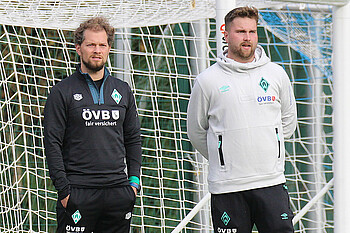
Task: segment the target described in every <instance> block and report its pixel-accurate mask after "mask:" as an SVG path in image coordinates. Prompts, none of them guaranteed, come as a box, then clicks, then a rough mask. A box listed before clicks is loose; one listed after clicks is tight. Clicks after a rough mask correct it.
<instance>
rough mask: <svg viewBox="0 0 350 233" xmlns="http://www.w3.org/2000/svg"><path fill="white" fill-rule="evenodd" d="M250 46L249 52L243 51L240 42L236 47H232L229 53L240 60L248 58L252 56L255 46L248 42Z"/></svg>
mask: <svg viewBox="0 0 350 233" xmlns="http://www.w3.org/2000/svg"><path fill="white" fill-rule="evenodd" d="M250 48H251V49H250V52H247V51H244V50H243V48H242V44H240V45H239V46H238V47H237V46H235V47H233V48H232V49H231V53H232V54H234V55H235V56H237V57H239V58H240V59H242V60H250V58H252V57H254V54H255V49H256V46H253V45H252V44H250Z"/></svg>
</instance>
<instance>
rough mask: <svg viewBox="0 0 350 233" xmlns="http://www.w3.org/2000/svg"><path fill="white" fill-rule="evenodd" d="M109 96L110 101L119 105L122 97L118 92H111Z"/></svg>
mask: <svg viewBox="0 0 350 233" xmlns="http://www.w3.org/2000/svg"><path fill="white" fill-rule="evenodd" d="M111 96H112V99H113V100H114V101H115V102H116V103H117V104H119V102H120V100H121V99H122V97H123V96H122V95H121V94H119V92H118V91H117V90H116V89H114V90H113V92H112V95H111Z"/></svg>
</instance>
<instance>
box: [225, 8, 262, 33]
mask: <svg viewBox="0 0 350 233" xmlns="http://www.w3.org/2000/svg"><path fill="white" fill-rule="evenodd" d="M238 17H240V18H245V17H247V18H250V19H255V21H256V24H258V21H259V11H258V9H256V8H255V7H249V6H244V7H237V8H235V9H233V10H231V11H230V12H229V13H227V15H226V16H225V28H226V31H227V29H228V28H229V27H230V24H231V23H232V21H233V20H234V19H235V18H238Z"/></svg>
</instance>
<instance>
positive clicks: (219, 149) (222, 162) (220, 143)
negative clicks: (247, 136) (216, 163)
mask: <svg viewBox="0 0 350 233" xmlns="http://www.w3.org/2000/svg"><path fill="white" fill-rule="evenodd" d="M218 138H219V144H218V151H219V158H220V164H221V166H225V161H224V153H223V152H222V135H219V136H218Z"/></svg>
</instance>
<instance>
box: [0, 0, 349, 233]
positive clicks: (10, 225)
mask: <svg viewBox="0 0 350 233" xmlns="http://www.w3.org/2000/svg"><path fill="white" fill-rule="evenodd" d="M328 2H330V1H328ZM345 3H346V1H340V0H339V1H333V3H332V4H334V5H336V6H338V7H339V6H342V5H344V4H345ZM234 5H237V6H242V5H254V6H256V7H258V8H259V10H260V21H259V26H258V34H259V40H260V44H261V45H262V46H263V47H264V49H265V50H266V52H267V54H268V56H269V57H271V59H272V60H273V61H274V62H276V63H278V64H280V65H282V66H283V67H284V68H285V70H286V71H287V73H288V74H289V77H290V79H291V82H292V85H293V88H294V92H295V96H296V99H297V104H298V125H297V130H296V132H295V134H294V135H293V137H292V138H291V139H289V140H288V141H287V142H286V150H287V163H286V177H287V185H288V188H289V193H290V196H291V206H292V209H293V211H294V213H295V215H296V217H295V219H294V223H295V229H296V232H317V233H320V232H333V231H334V194H333V190H334V189H333V161H334V157H333V155H334V153H333V139H334V134H333V132H334V131H333V128H334V125H333V124H334V119H333V118H334V117H333V95H334V92H333V78H332V75H333V70H332V66H331V60H332V51H333V47H332V36H333V35H332V32H333V30H332V28H333V19H334V6H332V5H327V1H321V0H318V1H316V0H314V1H312V0H310V1H297V0H295V1H293V2H290V3H286V1H275V0H246V1H240V0H237V1H235V3H234ZM215 8H216V1H215V0H139V1H122V0H119V1H118V0H114V1H105V0H80V1H73V0H55V1H53V0H31V1H29V0H25V1H0V24H1V27H0V155H1V157H0V232H54V231H55V228H56V222H55V205H56V192H55V190H54V187H53V185H52V183H51V181H50V179H49V177H48V170H47V165H46V162H45V153H44V149H43V127H42V120H43V108H44V105H45V100H46V98H47V95H48V94H49V92H50V88H51V87H52V86H53V85H55V84H56V83H57V82H59V81H60V80H62V79H63V78H65V77H66V76H68V75H70V74H72V73H73V72H74V70H75V68H74V67H75V65H76V63H77V61H78V57H77V55H76V53H75V49H74V44H73V30H74V29H75V28H76V27H77V26H78V25H79V23H80V22H82V21H83V20H85V19H87V18H90V17H93V16H97V15H102V16H105V17H106V18H108V19H109V20H110V22H111V23H112V25H113V26H115V27H116V29H117V30H116V38H115V43H114V45H113V47H112V50H111V54H110V57H109V60H108V63H107V66H108V68H109V70H110V71H111V73H112V74H113V75H114V76H116V77H118V78H120V79H123V80H125V81H127V82H128V83H129V84H130V86H131V88H132V90H133V92H134V94H135V97H136V102H137V107H138V111H139V116H140V121H141V127H142V140H143V144H142V146H143V165H142V172H141V184H142V190H141V192H140V194H139V197H138V199H137V202H136V206H135V210H134V216H133V219H132V232H135V233H136V232H140V233H141V232H142V233H158V232H160V233H168V232H172V231H174V230H175V229H176V231H177V232H188V233H189V232H191V233H192V232H212V227H211V219H210V206H209V203H210V202H209V201H208V200H209V199H210V195H208V191H207V181H206V176H207V168H208V167H207V161H206V160H205V159H203V158H202V156H201V155H200V154H198V153H197V152H196V151H194V149H193V148H192V146H191V144H190V142H189V140H188V137H187V134H186V110H187V104H188V100H189V96H190V92H191V87H192V86H193V82H194V79H195V77H196V75H197V74H198V73H200V72H201V71H203V70H204V69H205V68H207V67H208V66H210V65H211V64H213V63H214V62H215V58H216V54H217V47H218V48H219V49H218V50H220V47H221V46H217V45H218V44H219V42H217V38H219V39H220V37H222V35H221V34H220V31H218V30H217V23H216V21H217V20H216V15H217V13H216V10H215ZM227 10H229V9H227ZM218 20H219V19H218ZM189 214H190V215H189ZM186 216H189V217H187V218H186ZM184 219H185V221H184Z"/></svg>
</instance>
